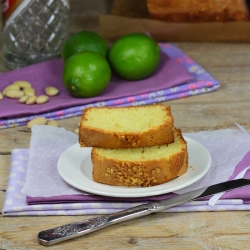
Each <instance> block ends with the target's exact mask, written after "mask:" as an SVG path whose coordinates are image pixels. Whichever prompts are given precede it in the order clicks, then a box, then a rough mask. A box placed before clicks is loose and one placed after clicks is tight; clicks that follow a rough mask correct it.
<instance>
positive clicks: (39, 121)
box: [27, 116, 47, 129]
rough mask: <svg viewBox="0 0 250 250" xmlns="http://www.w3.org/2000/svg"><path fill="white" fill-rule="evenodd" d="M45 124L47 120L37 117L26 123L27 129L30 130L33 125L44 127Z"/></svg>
mask: <svg viewBox="0 0 250 250" xmlns="http://www.w3.org/2000/svg"><path fill="white" fill-rule="evenodd" d="M46 123H47V119H46V118H45V117H43V116H41V117H37V118H34V119H32V120H30V121H29V122H28V123H27V127H28V128H30V129H31V128H32V127H33V126H34V125H45V124H46Z"/></svg>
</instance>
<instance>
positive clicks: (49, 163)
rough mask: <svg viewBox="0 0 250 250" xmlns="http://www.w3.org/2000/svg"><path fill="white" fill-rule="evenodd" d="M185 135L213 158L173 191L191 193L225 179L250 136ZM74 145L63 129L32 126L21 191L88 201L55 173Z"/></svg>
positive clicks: (239, 133)
mask: <svg viewBox="0 0 250 250" xmlns="http://www.w3.org/2000/svg"><path fill="white" fill-rule="evenodd" d="M184 135H185V136H187V137H189V138H191V139H194V140H195V141H197V142H199V143H201V144H202V145H203V146H205V147H206V148H207V150H208V151H209V152H210V154H211V156H212V164H211V167H210V169H209V171H208V172H207V174H206V175H205V176H204V177H203V178H202V179H200V180H199V181H197V182H195V183H194V184H192V185H190V186H188V187H186V188H184V189H181V190H177V191H175V192H176V193H181V192H187V191H192V190H194V189H197V188H202V187H206V186H209V185H212V184H215V183H219V182H221V181H226V180H228V179H229V178H230V176H231V175H232V174H233V171H234V169H235V166H236V165H237V164H238V163H239V162H240V161H241V160H242V158H243V156H244V155H245V154H246V153H247V152H248V151H249V150H250V144H249V140H250V137H249V136H248V137H247V136H246V134H245V133H244V132H243V131H242V130H233V129H222V130H215V131H201V132H196V133H188V134H184ZM232 141H233V142H234V143H232ZM76 143H78V136H77V135H76V134H75V133H72V132H70V131H67V130H65V129H64V128H56V127H50V126H34V127H33V128H32V135H31V141H30V148H29V161H28V170H27V176H26V182H25V184H24V186H23V189H22V192H23V193H24V194H26V195H27V196H31V197H41V196H42V197H51V196H52V194H53V196H61V195H79V194H85V196H86V197H84V199H87V196H88V195H89V194H88V193H87V194H86V193H85V192H82V191H81V190H78V189H76V188H73V187H72V186H71V185H69V184H68V183H66V182H65V181H63V179H62V178H61V177H60V175H59V174H58V171H57V161H58V159H59V157H60V156H61V154H62V153H63V152H64V151H65V150H66V149H67V148H69V147H70V146H72V145H74V144H76ZM225 149H226V150H225ZM197 157H198V156H197Z"/></svg>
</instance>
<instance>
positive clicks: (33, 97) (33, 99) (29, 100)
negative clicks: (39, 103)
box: [26, 95, 36, 105]
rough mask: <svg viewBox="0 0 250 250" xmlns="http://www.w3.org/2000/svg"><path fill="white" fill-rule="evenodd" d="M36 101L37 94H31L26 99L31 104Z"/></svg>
mask: <svg viewBox="0 0 250 250" xmlns="http://www.w3.org/2000/svg"><path fill="white" fill-rule="evenodd" d="M34 103H36V96H35V95H34V96H29V98H28V99H27V101H26V104H28V105H31V104H34Z"/></svg>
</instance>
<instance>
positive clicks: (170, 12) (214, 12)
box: [147, 0, 250, 22]
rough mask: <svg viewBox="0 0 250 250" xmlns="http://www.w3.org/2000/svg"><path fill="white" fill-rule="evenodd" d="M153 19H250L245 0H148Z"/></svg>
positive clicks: (176, 20) (171, 20)
mask: <svg viewBox="0 0 250 250" xmlns="http://www.w3.org/2000/svg"><path fill="white" fill-rule="evenodd" d="M147 8H148V12H149V15H150V18H151V19H155V20H160V21H165V22H232V21H249V20H250V19H249V14H248V10H247V7H246V4H245V0H203V1H199V0H147Z"/></svg>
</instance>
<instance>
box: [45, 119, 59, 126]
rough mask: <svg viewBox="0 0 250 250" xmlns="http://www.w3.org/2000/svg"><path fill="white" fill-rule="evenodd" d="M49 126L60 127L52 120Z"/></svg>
mask: <svg viewBox="0 0 250 250" xmlns="http://www.w3.org/2000/svg"><path fill="white" fill-rule="evenodd" d="M47 125H48V126H53V127H59V124H58V123H57V121H55V120H50V121H48V123H47Z"/></svg>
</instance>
